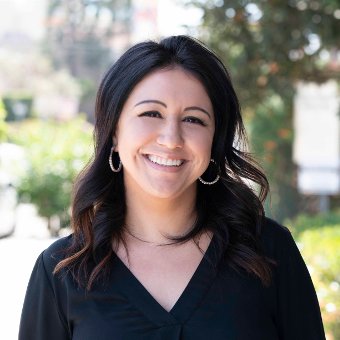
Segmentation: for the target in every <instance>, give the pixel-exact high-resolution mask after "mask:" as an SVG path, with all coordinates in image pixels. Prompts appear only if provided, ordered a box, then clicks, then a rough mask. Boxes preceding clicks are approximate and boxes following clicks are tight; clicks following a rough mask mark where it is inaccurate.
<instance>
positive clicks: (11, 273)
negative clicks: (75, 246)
mask: <svg viewBox="0 0 340 340" xmlns="http://www.w3.org/2000/svg"><path fill="white" fill-rule="evenodd" d="M176 34H190V35H192V36H194V37H197V38H199V39H200V40H202V41H203V42H205V43H206V44H207V45H208V46H210V47H211V48H212V49H213V50H214V51H216V52H217V54H218V55H219V56H220V57H221V58H222V59H223V60H224V61H225V64H226V65H227V67H228V69H229V71H230V74H231V77H232V79H233V82H234V84H235V87H236V90H237V92H238V94H239V97H240V102H241V106H242V111H243V117H244V121H245V124H246V128H247V131H248V135H249V144H250V150H249V151H250V152H251V153H252V154H253V155H254V156H255V157H256V158H257V159H258V162H259V164H260V165H261V166H262V167H263V168H264V170H265V172H266V174H267V175H268V177H269V180H270V185H271V194H270V196H269V197H268V199H267V201H266V202H265V209H266V214H267V215H268V216H271V217H272V218H274V219H276V220H278V221H279V222H281V223H283V224H285V225H286V226H287V227H289V229H290V230H291V231H292V233H293V235H294V238H295V240H296V242H297V243H298V245H299V247H300V250H301V252H302V254H303V256H304V259H305V261H306V263H307V265H308V269H309V271H310V273H311V275H312V278H313V281H314V284H315V287H316V290H317V294H318V297H319V302H320V305H321V309H322V316H323V320H324V323H325V327H326V332H327V339H328V340H333V339H340V251H339V249H340V0H287V1H273V0H253V1H249V0H228V1H223V0H196V1H186V0H178V1H176V0H173V1H171V0H162V1H160V0H158V1H157V0H31V1H24V0H0V216H1V219H0V266H1V267H0V269H1V272H2V276H1V277H2V278H1V280H0V319H1V324H2V327H1V330H0V338H1V339H6V340H7V339H9V340H11V339H16V338H17V331H18V323H19V318H20V312H21V307H22V302H23V298H24V294H25V289H26V285H27V281H28V278H29V275H30V272H31V270H32V266H33V264H34V261H35V259H36V257H37V256H38V254H39V253H40V252H41V251H42V250H43V249H44V248H46V247H47V246H48V245H49V244H50V243H51V242H53V241H54V240H55V238H57V237H60V236H62V235H66V234H68V233H69V232H70V231H69V228H68V225H69V206H70V193H71V189H72V183H73V181H74V178H75V176H76V175H77V173H78V172H79V171H80V170H81V169H82V167H83V166H84V165H85V164H86V163H87V162H88V160H89V159H90V158H91V155H92V151H93V147H92V130H93V121H94V114H93V111H94V102H95V94H96V89H97V87H98V84H99V81H100V79H101V77H102V76H103V74H104V72H105V71H106V70H107V69H108V67H109V66H110V65H112V63H114V61H115V60H116V59H117V58H118V56H119V55H120V54H121V53H122V52H124V51H125V50H126V49H127V48H128V47H129V46H131V44H134V43H135V42H138V41H141V40H146V39H159V38H161V37H164V36H167V35H176ZM32 312H33V313H34V311H32ZM297 313H298V311H297Z"/></svg>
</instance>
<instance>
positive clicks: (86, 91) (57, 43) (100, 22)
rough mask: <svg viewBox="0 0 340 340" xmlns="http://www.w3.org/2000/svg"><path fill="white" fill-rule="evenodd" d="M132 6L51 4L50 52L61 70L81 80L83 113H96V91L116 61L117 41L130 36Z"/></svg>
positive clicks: (79, 0)
mask: <svg viewBox="0 0 340 340" xmlns="http://www.w3.org/2000/svg"><path fill="white" fill-rule="evenodd" d="M130 7H131V4H130V0H50V1H49V5H48V13H47V29H48V30H47V39H46V49H47V51H48V54H49V55H50V56H51V58H52V60H53V62H54V65H55V66H56V67H57V68H63V67H66V68H67V69H68V70H69V71H70V72H71V74H72V75H73V76H74V77H76V78H77V79H79V80H80V84H81V85H82V100H81V103H80V111H84V112H87V113H92V109H93V103H94V93H95V89H96V88H97V85H98V82H99V79H100V77H101V76H102V74H103V72H104V71H105V70H106V68H107V67H108V65H109V64H110V63H111V62H112V41H113V38H114V37H118V36H122V35H123V36H124V35H127V34H128V30H129V27H130V25H129V20H130V17H131V15H130ZM125 38H126V37H125Z"/></svg>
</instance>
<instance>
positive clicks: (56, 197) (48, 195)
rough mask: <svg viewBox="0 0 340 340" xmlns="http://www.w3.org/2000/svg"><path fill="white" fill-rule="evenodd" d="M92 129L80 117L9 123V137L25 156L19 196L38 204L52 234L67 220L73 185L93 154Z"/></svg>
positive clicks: (65, 223) (23, 199) (64, 224)
mask: <svg viewBox="0 0 340 340" xmlns="http://www.w3.org/2000/svg"><path fill="white" fill-rule="evenodd" d="M92 130H93V129H92V126H91V125H90V124H89V123H87V122H86V120H85V119H84V118H82V117H78V118H75V119H72V120H69V121H66V122H59V121H55V120H53V121H52V120H50V121H41V120H24V121H20V122H16V123H12V124H10V127H9V140H10V142H13V143H16V144H18V145H21V146H22V147H23V148H24V150H25V151H26V158H27V164H22V167H24V169H25V175H24V176H23V177H22V178H21V180H20V181H19V184H18V188H17V190H18V194H19V199H20V200H21V201H26V202H30V203H33V204H35V205H36V206H37V209H38V212H39V214H40V215H41V216H43V217H46V218H47V220H48V227H49V230H50V232H51V234H52V235H53V234H57V233H58V231H59V227H60V226H61V227H63V226H66V225H67V224H68V222H69V206H70V200H71V191H72V184H73V181H74V179H75V177H76V175H77V174H78V173H79V172H80V170H81V169H82V168H83V167H84V166H85V165H86V163H87V161H88V160H89V159H90V156H91V154H92V144H93V143H92Z"/></svg>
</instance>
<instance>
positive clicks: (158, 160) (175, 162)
mask: <svg viewBox="0 0 340 340" xmlns="http://www.w3.org/2000/svg"><path fill="white" fill-rule="evenodd" d="M145 156H146V157H147V158H148V160H150V161H151V162H152V163H155V164H158V165H162V166H170V167H173V166H174V167H179V166H181V165H182V164H183V163H184V160H182V159H169V158H162V157H159V156H155V155H145Z"/></svg>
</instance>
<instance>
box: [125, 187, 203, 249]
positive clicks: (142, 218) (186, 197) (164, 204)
mask: <svg viewBox="0 0 340 340" xmlns="http://www.w3.org/2000/svg"><path fill="white" fill-rule="evenodd" d="M126 204H127V214H126V224H125V227H126V229H127V231H128V233H130V234H132V235H134V236H135V237H137V238H139V239H141V240H146V241H148V242H152V243H163V242H166V241H169V240H168V239H167V238H166V237H167V236H172V237H173V236H182V235H184V234H186V233H187V232H188V231H189V230H190V229H191V228H192V226H193V224H194V223H195V219H196V209H195V205H196V188H194V189H193V190H190V191H188V192H186V193H183V194H182V195H181V197H176V198H174V199H160V198H158V197H150V196H149V195H147V194H145V193H140V192H139V193H138V195H137V194H136V193H135V192H128V191H127V192H126Z"/></svg>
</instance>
